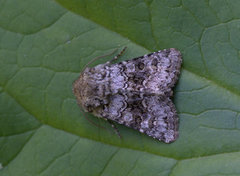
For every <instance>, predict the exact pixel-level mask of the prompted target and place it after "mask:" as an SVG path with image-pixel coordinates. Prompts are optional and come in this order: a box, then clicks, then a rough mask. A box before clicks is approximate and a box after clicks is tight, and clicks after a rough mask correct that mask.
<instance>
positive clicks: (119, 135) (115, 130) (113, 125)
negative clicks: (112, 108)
mask: <svg viewBox="0 0 240 176" xmlns="http://www.w3.org/2000/svg"><path fill="white" fill-rule="evenodd" d="M107 121H108V123H109V124H110V125H111V127H112V128H113V129H114V132H115V133H116V135H118V137H119V138H120V139H122V136H121V134H120V132H119V130H118V128H117V127H116V125H115V124H114V122H112V121H110V120H107Z"/></svg>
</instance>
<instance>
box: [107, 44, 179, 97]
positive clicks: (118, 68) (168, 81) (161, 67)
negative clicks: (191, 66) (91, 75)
mask: <svg viewBox="0 0 240 176" xmlns="http://www.w3.org/2000/svg"><path fill="white" fill-rule="evenodd" d="M181 62H182V58H181V54H180V52H179V51H178V50H176V49H174V48H170V49H164V50H161V51H158V52H154V53H151V54H148V55H144V56H142V57H138V58H135V59H132V60H128V61H123V62H120V63H117V64H113V65H110V67H109V73H110V75H109V76H110V77H111V78H112V79H111V81H110V88H111V90H112V92H116V91H117V90H120V89H124V90H123V91H126V90H127V91H134V92H145V93H149V94H158V95H162V96H172V90H171V89H172V87H173V86H174V85H175V83H176V81H177V79H178V75H179V74H180V68H181Z"/></svg>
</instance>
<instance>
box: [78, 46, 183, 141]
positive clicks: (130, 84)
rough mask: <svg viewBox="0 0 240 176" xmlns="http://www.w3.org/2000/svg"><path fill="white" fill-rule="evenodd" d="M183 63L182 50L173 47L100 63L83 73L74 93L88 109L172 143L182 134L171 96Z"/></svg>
mask: <svg viewBox="0 0 240 176" xmlns="http://www.w3.org/2000/svg"><path fill="white" fill-rule="evenodd" d="M181 62H182V59H181V54H180V52H179V51H178V50H176V49H174V48H170V49H164V50H161V51H158V52H154V53H151V54H148V55H144V56H141V57H137V58H134V59H131V60H128V61H122V62H120V63H116V64H110V62H107V63H105V64H100V65H97V66H95V67H93V68H87V69H86V70H84V72H82V73H81V74H80V77H79V78H78V80H76V81H75V83H74V94H75V96H76V97H77V100H78V103H79V105H80V106H82V107H83V109H84V110H85V111H86V112H92V113H93V114H95V115H96V116H98V117H101V118H104V119H109V120H112V121H115V122H117V123H119V124H123V125H125V126H128V127H131V128H133V129H136V130H138V131H140V132H141V133H145V134H147V135H149V136H151V137H153V138H156V139H158V140H160V141H163V142H165V143H170V142H173V141H175V140H176V139H177V137H178V116H177V112H176V108H175V106H174V104H173V102H172V100H171V99H170V97H171V96H172V94H173V93H172V87H173V86H174V85H175V83H176V81H177V79H178V75H179V74H180V67H181Z"/></svg>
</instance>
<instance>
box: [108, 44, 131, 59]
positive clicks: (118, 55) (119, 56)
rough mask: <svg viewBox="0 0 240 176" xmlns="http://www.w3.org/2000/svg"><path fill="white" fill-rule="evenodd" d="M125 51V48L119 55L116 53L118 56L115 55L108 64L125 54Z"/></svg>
mask: <svg viewBox="0 0 240 176" xmlns="http://www.w3.org/2000/svg"><path fill="white" fill-rule="evenodd" d="M126 49H127V47H126V46H125V47H124V48H123V49H122V51H121V52H120V53H118V55H116V56H115V57H114V58H113V59H112V60H110V62H113V61H115V60H117V59H118V58H119V57H120V56H122V54H123V53H124V52H125V50H126Z"/></svg>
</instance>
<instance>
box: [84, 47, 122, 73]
mask: <svg viewBox="0 0 240 176" xmlns="http://www.w3.org/2000/svg"><path fill="white" fill-rule="evenodd" d="M117 50H118V49H115V50H113V51H112V52H111V53H108V54H105V55H102V56H97V57H95V58H93V59H92V60H90V61H89V62H88V63H87V64H86V65H85V66H84V67H83V71H82V72H84V71H85V69H86V68H87V66H88V65H90V64H91V63H93V62H94V61H96V60H97V59H101V58H103V57H107V56H110V55H112V54H113V53H115V52H116V51H117Z"/></svg>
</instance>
